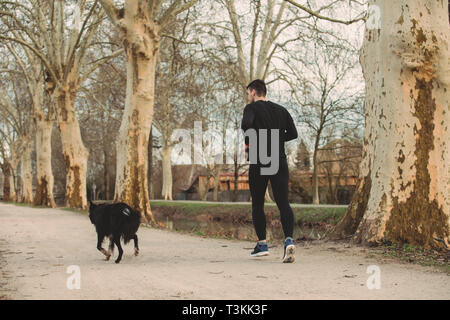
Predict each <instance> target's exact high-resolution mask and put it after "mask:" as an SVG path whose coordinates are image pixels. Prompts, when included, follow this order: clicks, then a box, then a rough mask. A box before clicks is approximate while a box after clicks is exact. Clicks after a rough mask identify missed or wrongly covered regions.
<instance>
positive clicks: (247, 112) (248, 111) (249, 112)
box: [241, 104, 255, 150]
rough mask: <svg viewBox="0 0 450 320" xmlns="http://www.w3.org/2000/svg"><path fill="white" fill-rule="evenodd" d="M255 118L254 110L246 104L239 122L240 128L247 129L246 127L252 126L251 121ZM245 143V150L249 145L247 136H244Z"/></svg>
mask: <svg viewBox="0 0 450 320" xmlns="http://www.w3.org/2000/svg"><path fill="white" fill-rule="evenodd" d="M254 120H255V112H254V110H253V108H252V107H250V105H249V104H248V105H246V106H245V108H244V114H243V116H242V122H241V129H242V130H244V133H245V131H247V129H250V128H252V127H253V121H254ZM245 144H246V146H247V147H246V150H247V149H248V145H249V138H248V137H247V136H246V137H245Z"/></svg>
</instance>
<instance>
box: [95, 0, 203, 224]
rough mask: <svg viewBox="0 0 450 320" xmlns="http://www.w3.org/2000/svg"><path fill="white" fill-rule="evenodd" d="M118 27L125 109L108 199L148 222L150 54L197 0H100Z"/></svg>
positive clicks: (152, 66) (152, 85) (153, 63)
mask: <svg viewBox="0 0 450 320" xmlns="http://www.w3.org/2000/svg"><path fill="white" fill-rule="evenodd" d="M100 2H101V4H102V6H103V8H104V9H105V11H106V12H107V14H108V16H109V18H110V19H111V21H112V22H113V23H114V25H115V26H116V28H117V29H118V31H119V34H120V39H121V40H122V43H123V46H124V49H125V52H126V55H127V59H128V61H127V86H126V101H125V110H124V114H123V118H122V122H121V125H120V129H119V135H118V140H117V174H116V188H115V195H114V199H115V200H116V201H119V200H120V201H125V202H127V203H128V204H129V205H130V206H132V207H134V208H138V209H140V210H141V212H142V215H143V217H145V218H149V219H151V220H153V216H152V214H151V211H150V202H149V196H148V181H147V179H148V178H147V171H148V150H147V148H148V139H149V134H150V127H151V125H152V119H153V107H154V100H155V69H156V58H157V55H158V52H159V48H160V41H161V36H163V35H164V34H163V33H164V30H165V29H166V27H167V26H168V25H169V23H170V22H171V21H172V20H173V19H174V18H175V17H176V16H177V15H178V14H180V13H182V12H183V11H185V10H187V9H189V8H190V7H192V6H193V5H194V4H195V3H196V2H198V0H191V1H180V0H173V1H170V0H153V1H145V0H124V1H121V2H122V6H121V7H120V8H118V7H117V6H116V5H115V4H114V1H112V0H100Z"/></svg>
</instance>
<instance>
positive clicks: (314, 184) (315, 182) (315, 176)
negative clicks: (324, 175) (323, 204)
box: [312, 148, 320, 204]
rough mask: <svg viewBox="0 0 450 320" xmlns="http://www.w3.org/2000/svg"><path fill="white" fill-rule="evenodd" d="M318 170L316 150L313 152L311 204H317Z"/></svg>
mask: <svg viewBox="0 0 450 320" xmlns="http://www.w3.org/2000/svg"><path fill="white" fill-rule="evenodd" d="M318 171H319V168H318V166H317V148H315V150H314V154H313V174H312V196H313V204H319V203H320V201H319V177H318Z"/></svg>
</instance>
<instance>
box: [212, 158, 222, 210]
mask: <svg viewBox="0 0 450 320" xmlns="http://www.w3.org/2000/svg"><path fill="white" fill-rule="evenodd" d="M216 166H217V168H216V174H215V175H214V195H213V200H214V201H219V186H220V174H221V173H222V167H223V165H222V164H217V165H216Z"/></svg>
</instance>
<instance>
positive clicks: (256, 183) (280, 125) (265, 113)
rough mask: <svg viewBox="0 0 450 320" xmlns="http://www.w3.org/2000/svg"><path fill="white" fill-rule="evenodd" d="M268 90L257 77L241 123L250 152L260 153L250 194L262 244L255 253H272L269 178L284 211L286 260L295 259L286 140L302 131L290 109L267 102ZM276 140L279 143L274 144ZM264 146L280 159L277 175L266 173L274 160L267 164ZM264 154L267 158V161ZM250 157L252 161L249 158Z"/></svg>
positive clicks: (251, 177)
mask: <svg viewBox="0 0 450 320" xmlns="http://www.w3.org/2000/svg"><path fill="white" fill-rule="evenodd" d="M266 92H267V90H266V84H265V83H264V81H262V80H254V81H252V82H251V83H250V84H249V85H248V86H247V100H248V103H249V104H247V105H246V106H245V108H244V114H243V117H242V122H241V129H243V130H244V135H245V151H246V154H252V152H253V155H255V156H256V155H257V161H256V163H255V161H254V160H252V159H251V158H252V157H250V168H249V174H248V176H249V183H250V194H251V196H252V219H253V225H254V227H255V231H256V235H257V237H258V243H257V244H256V247H255V249H254V250H253V251H252V253H251V256H253V257H259V256H266V255H268V254H269V247H268V245H267V241H266V216H265V213H264V197H265V194H266V189H267V184H268V181H269V180H270V183H271V185H272V191H273V195H274V198H275V202H276V203H277V206H278V209H279V210H280V217H281V224H282V226H283V232H284V236H285V241H284V255H283V262H285V263H286V262H294V260H295V256H294V255H295V245H294V240H293V239H292V233H293V230H294V214H293V213H292V209H291V206H290V205H289V200H288V191H289V189H288V182H289V170H288V164H287V159H286V153H285V150H284V142H285V141H290V140H293V139H296V138H297V137H298V134H297V129H296V127H295V125H294V121H293V120H292V117H291V115H290V114H289V112H288V111H287V110H286V109H285V108H284V107H282V106H280V105H278V104H276V103H273V102H271V101H266ZM248 129H253V130H254V131H256V136H257V141H256V143H255V140H253V141H252V143H250V140H251V139H250V137H249V136H248V135H247V134H246V133H247V132H248V131H247V130H248ZM260 129H266V130H260ZM274 129H275V130H274ZM249 131H252V130H249ZM274 131H276V132H278V139H276V135H275V139H274V140H273V141H271V138H273V135H272V132H274ZM261 134H266V139H260V138H261ZM261 141H262V142H261ZM272 143H274V144H276V145H272ZM264 144H266V145H264ZM272 147H273V149H272ZM260 149H263V152H260ZM264 149H265V150H267V155H268V156H269V154H270V156H269V158H270V161H271V162H273V161H274V156H276V157H275V162H277V161H278V163H277V165H278V170H277V171H276V173H275V174H267V171H266V173H263V171H264V168H266V167H267V166H269V165H271V163H268V164H267V157H264V155H263V156H261V153H262V154H264ZM273 151H275V153H277V151H278V154H275V155H273V154H272V153H273ZM247 152H248V153H247ZM263 157H264V158H265V160H263ZM253 159H254V158H253ZM247 160H249V158H248V157H247ZM261 169H263V170H261Z"/></svg>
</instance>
